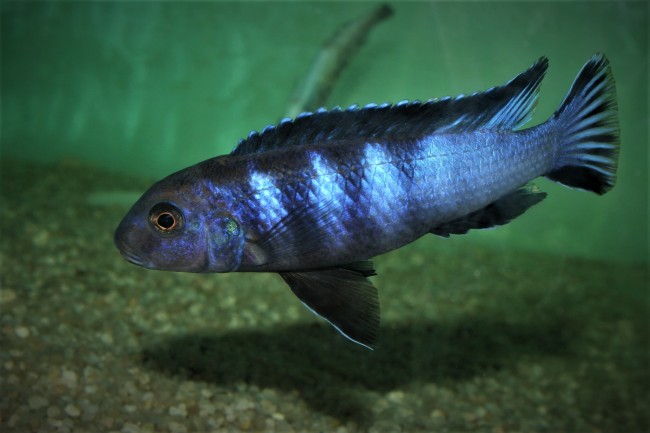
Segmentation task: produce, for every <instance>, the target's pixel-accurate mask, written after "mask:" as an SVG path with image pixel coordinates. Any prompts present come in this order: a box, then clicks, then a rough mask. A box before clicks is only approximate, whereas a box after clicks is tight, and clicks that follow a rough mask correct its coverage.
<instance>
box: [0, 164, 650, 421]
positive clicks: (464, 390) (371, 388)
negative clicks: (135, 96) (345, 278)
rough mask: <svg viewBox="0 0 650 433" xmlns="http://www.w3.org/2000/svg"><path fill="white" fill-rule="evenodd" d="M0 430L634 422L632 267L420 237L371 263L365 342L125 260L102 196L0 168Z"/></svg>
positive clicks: (21, 168) (132, 187)
mask: <svg viewBox="0 0 650 433" xmlns="http://www.w3.org/2000/svg"><path fill="white" fill-rule="evenodd" d="M1 176H2V178H1V181H2V184H1V191H2V198H1V209H0V212H1V216H2V225H1V238H0V242H1V250H0V251H1V256H0V264H1V266H2V273H1V282H0V283H1V292H0V308H1V311H2V314H1V316H0V325H1V332H0V343H1V351H0V361H1V363H0V371H1V376H0V385H1V392H0V430H2V431H3V432H30V431H33V432H72V431H74V432H84V431H87V432H95V431H98V432H99V431H101V432H113V431H115V432H125V433H134V432H180V433H182V432H211V431H214V432H236V431H258V432H266V431H278V432H341V433H342V432H400V431H402V432H416V431H423V432H489V433H501V432H555V433H557V432H617V433H624V432H630V433H639V432H643V431H648V422H649V416H650V415H649V414H650V412H649V411H648V409H647V408H648V407H650V398H649V392H648V390H649V389H650V380H649V370H648V368H649V367H648V366H649V326H648V311H649V302H648V292H647V283H648V269H647V267H646V266H640V265H637V266H633V265H620V264H613V263H607V262H593V261H585V260H580V259H570V258H559V257H554V256H540V255H534V254H529V253H522V252H514V251H507V250H504V249H503V248H500V249H498V248H494V249H486V248H477V247H472V248H469V247H463V248H458V247H454V248H449V247H448V246H450V245H454V240H453V239H451V240H447V241H442V240H439V239H436V238H434V237H430V238H431V239H423V240H421V241H418V242H416V243H415V244H413V245H410V246H408V247H406V248H403V249H401V250H399V251H396V252H393V253H391V254H387V255H385V256H383V257H379V258H378V259H377V260H376V261H375V265H376V269H377V271H378V272H379V276H377V277H373V281H374V282H375V284H376V285H377V287H378V288H379V291H380V298H381V302H382V316H383V318H382V328H381V333H380V341H379V348H378V349H377V350H375V351H369V350H365V349H363V348H361V347H359V346H357V345H354V344H352V343H351V342H349V341H347V340H346V339H344V338H342V337H341V336H340V335H339V334H338V333H336V332H335V331H334V330H333V329H332V328H330V327H329V326H327V325H326V324H324V323H323V322H322V321H320V320H319V319H317V318H316V317H315V316H313V315H311V314H310V313H309V312H308V311H307V310H306V309H305V308H304V307H303V306H302V304H301V303H300V302H299V301H298V300H297V299H296V298H295V297H294V296H293V294H292V293H291V292H290V291H289V289H288V288H287V287H286V286H285V285H284V283H283V282H282V281H281V279H280V278H279V277H278V276H277V275H272V274H221V275H185V274H174V273H169V272H157V271H148V270H145V269H140V268H137V267H135V266H133V265H131V264H129V263H127V262H125V261H124V260H123V259H122V258H121V257H120V255H119V254H118V252H117V250H116V249H115V247H114V246H113V243H112V232H113V230H114V228H115V227H116V225H117V223H118V222H119V220H120V219H121V217H122V215H123V214H124V213H125V211H126V209H127V208H128V204H127V203H125V201H126V199H125V198H124V197H127V198H128V197H129V195H128V194H123V193H121V192H120V191H143V190H144V189H145V188H146V187H148V186H149V184H150V182H147V181H143V180H138V179H128V178H126V177H125V176H122V175H116V174H112V173H107V172H102V171H98V170H94V169H92V168H88V167H84V166H82V165H79V164H76V163H74V162H67V163H62V164H59V165H56V166H38V165H25V164H22V163H16V162H12V161H4V162H3V163H2V167H1Z"/></svg>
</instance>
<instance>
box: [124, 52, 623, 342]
mask: <svg viewBox="0 0 650 433" xmlns="http://www.w3.org/2000/svg"><path fill="white" fill-rule="evenodd" d="M547 65H548V60H547V59H546V58H541V59H540V60H538V61H537V62H536V63H535V64H533V65H532V66H531V67H530V68H529V69H528V70H527V71H525V72H523V73H521V74H520V75H518V76H517V77H515V78H514V79H512V80H511V81H509V82H508V83H507V84H505V85H503V86H500V87H494V88H492V89H490V90H487V91H485V92H481V93H475V94H472V95H469V96H459V97H457V98H453V99H452V98H444V99H440V100H429V101H427V102H419V101H414V102H407V101H404V102H400V103H397V104H395V105H390V104H382V105H374V104H371V105H366V106H365V107H363V108H359V107H357V106H352V107H349V108H348V109H345V110H342V109H340V108H335V109H333V110H331V111H326V110H324V109H320V110H318V111H316V112H315V113H304V114H301V115H299V116H298V117H297V118H296V119H294V120H290V119H285V120H283V121H281V122H280V123H279V125H277V126H270V127H267V128H266V129H264V131H263V132H261V133H258V132H252V133H251V134H250V135H249V136H248V138H247V139H245V140H241V141H240V142H239V144H238V145H237V147H236V148H235V149H234V150H233V151H232V153H231V154H229V155H223V156H218V157H216V158H212V159H208V160H206V161H203V162H201V163H199V164H197V165H194V166H192V167H189V168H186V169H184V170H181V171H179V172H177V173H174V174H172V175H170V176H168V177H167V178H165V179H163V180H161V181H159V182H158V183H156V184H154V185H153V186H152V187H151V188H150V189H149V190H148V191H147V192H145V193H144V195H143V196H142V197H141V198H140V199H139V200H138V201H137V202H136V203H135V205H134V206H133V208H132V209H131V210H130V211H129V212H128V214H127V215H126V216H125V217H124V219H123V220H122V222H121V223H120V225H119V227H118V228H117V230H116V232H115V244H116V245H117V247H118V248H119V250H120V252H121V254H122V255H123V256H124V258H125V259H126V260H128V261H129V262H131V263H134V264H136V265H139V266H143V267H145V268H150V269H162V270H171V271H183V272H278V273H279V274H280V276H281V277H282V278H283V279H284V281H286V282H287V284H288V285H289V286H290V287H291V290H292V291H293V292H294V293H295V294H296V296H298V298H299V299H300V300H301V301H302V302H303V303H304V304H305V305H306V306H307V307H308V308H309V309H311V310H312V311H313V312H314V313H316V314H317V315H319V316H321V317H323V318H324V319H326V320H327V321H329V322H330V323H331V324H332V325H334V327H335V328H336V329H337V330H338V331H339V332H341V333H342V334H343V335H344V336H346V337H347V338H349V339H351V340H352V341H354V342H356V343H359V344H361V345H363V346H366V347H368V348H373V346H374V344H375V340H376V336H377V332H378V328H379V300H378V295H377V290H376V289H375V287H374V286H373V285H372V283H371V282H370V281H369V280H368V278H367V277H369V276H371V275H375V271H374V269H373V265H372V263H371V262H370V259H371V258H372V257H374V256H376V255H378V254H382V253H385V252H387V251H391V250H394V249H396V248H399V247H401V246H403V245H406V244H408V243H410V242H413V241H414V240H416V239H418V238H419V237H421V236H423V235H425V234H427V233H433V234H436V235H439V236H445V237H446V236H449V235H451V234H462V233H466V232H467V231H468V230H470V229H480V228H487V227H493V226H498V225H502V224H505V223H507V222H509V221H511V220H512V219H514V218H516V217H517V216H519V215H521V214H522V213H523V212H525V211H526V209H528V208H529V207H531V206H533V205H534V204H536V203H539V202H540V201H541V200H542V199H543V198H544V197H545V194H544V193H542V192H539V191H538V190H537V189H535V188H534V187H532V186H530V185H529V184H528V183H529V181H530V180H531V179H534V178H536V177H539V176H545V177H547V178H549V179H552V180H554V181H556V182H560V183H562V184H564V185H567V186H570V187H574V188H578V189H583V190H587V191H593V192H595V193H597V194H603V193H605V192H607V191H608V190H609V189H610V188H611V187H612V186H613V185H614V180H615V172H616V165H617V157H618V151H619V126H618V118H617V104H616V94H615V86H614V79H613V77H612V73H611V69H610V66H609V62H608V61H607V59H606V58H605V57H604V56H603V55H594V56H593V57H592V58H591V60H589V61H588V62H587V63H586V64H585V65H584V66H583V68H582V70H581V71H580V73H579V74H578V76H577V78H576V79H575V81H574V83H573V85H572V87H571V89H570V90H569V93H568V94H567V96H566V97H565V99H564V101H563V102H562V103H561V105H560V107H559V109H558V110H557V111H556V112H555V114H553V116H552V117H551V118H550V119H548V120H547V121H546V122H545V123H543V124H540V125H538V126H535V127H532V128H528V129H522V130H520V129H519V128H520V127H521V126H522V125H524V124H525V123H526V122H527V121H528V120H529V119H530V117H531V114H532V111H533V109H534V107H535V103H536V101H537V95H538V90H539V86H540V83H541V81H542V78H543V77H544V74H545V72H546V68H547Z"/></svg>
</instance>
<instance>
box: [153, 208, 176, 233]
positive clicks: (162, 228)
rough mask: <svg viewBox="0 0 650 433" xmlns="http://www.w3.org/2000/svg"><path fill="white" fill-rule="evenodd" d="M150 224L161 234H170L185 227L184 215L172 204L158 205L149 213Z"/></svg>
mask: <svg viewBox="0 0 650 433" xmlns="http://www.w3.org/2000/svg"><path fill="white" fill-rule="evenodd" d="M149 223H150V224H151V225H152V226H153V228H155V229H156V230H157V231H159V232H160V233H164V234H170V233H172V232H174V231H177V230H178V229H180V228H181V227H182V225H183V215H182V214H181V212H180V210H179V209H178V208H177V207H176V206H174V205H173V204H171V203H165V202H163V203H158V204H156V205H155V206H154V207H152V208H151V211H149Z"/></svg>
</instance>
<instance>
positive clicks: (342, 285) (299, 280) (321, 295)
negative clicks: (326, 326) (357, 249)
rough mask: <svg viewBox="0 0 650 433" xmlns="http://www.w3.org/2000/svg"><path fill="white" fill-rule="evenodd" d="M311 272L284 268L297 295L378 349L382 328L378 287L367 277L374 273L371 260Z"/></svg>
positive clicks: (352, 335)
mask: <svg viewBox="0 0 650 433" xmlns="http://www.w3.org/2000/svg"><path fill="white" fill-rule="evenodd" d="M362 263H363V264H364V267H362V268H360V267H359V265H358V264H353V265H350V266H347V267H341V268H334V269H323V270H316V271H309V272H281V273H280V276H281V277H282V278H283V279H284V281H286V282H287V284H288V285H289V287H291V290H292V291H293V293H295V295H296V296H297V297H298V298H299V299H300V300H301V301H302V302H303V304H305V306H307V308H309V309H310V310H311V311H312V312H314V313H315V314H317V315H318V316H320V317H322V318H324V319H325V320H327V321H328V322H330V323H331V324H332V325H333V326H334V327H335V328H336V329H337V330H338V331H339V332H340V333H341V334H343V335H344V336H345V337H347V338H349V339H350V340H352V341H354V342H355V343H358V344H361V345H362V346H365V347H367V348H368V349H374V343H375V340H376V338H377V331H378V329H379V297H378V295H377V289H376V288H375V286H373V285H372V283H371V282H370V281H369V280H368V279H367V278H366V275H374V271H372V268H370V271H368V270H367V266H368V262H362Z"/></svg>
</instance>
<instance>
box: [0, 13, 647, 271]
mask: <svg viewBox="0 0 650 433" xmlns="http://www.w3.org/2000/svg"><path fill="white" fill-rule="evenodd" d="M372 6H373V4H372V3H367V2H353V3H349V2H336V3H315V2H296V3H294V2H291V3H284V2H250V3H227V2H217V3H212V2H198V3H194V2H98V3H94V2H93V3H91V2H64V3H54V2H3V3H2V9H1V10H2V42H1V43H2V147H1V150H0V151H1V154H0V155H1V156H2V157H3V158H4V157H9V156H10V157H14V158H21V159H25V160H30V161H39V162H40V161H42V162H56V161H61V160H64V159H73V160H80V161H83V162H87V163H91V164H94V165H96V166H97V167H98V168H103V169H110V170H111V171H113V172H115V175H120V173H125V174H127V173H128V174H136V175H139V176H141V177H144V178H151V179H152V180H155V179H157V178H160V177H163V176H165V175H167V174H169V173H170V172H172V171H175V170H178V169H181V168H183V167H185V166H188V165H191V164H193V163H196V162H198V161H201V160H203V159H206V158H209V157H212V156H216V155H219V154H223V153H227V152H229V151H230V150H231V149H232V148H233V147H234V146H235V145H236V144H237V142H238V140H239V139H240V138H242V137H245V136H246V135H247V134H248V132H249V131H250V130H261V129H262V128H263V127H264V126H266V125H267V124H274V123H276V122H277V121H278V120H279V119H280V118H281V117H283V114H284V110H285V109H286V106H287V102H288V98H289V95H290V94H291V91H292V90H293V87H294V86H295V84H296V83H297V82H298V81H299V80H300V78H301V77H302V76H303V75H304V74H305V72H306V70H307V69H308V67H309V65H310V62H311V60H312V59H313V57H314V56H315V55H316V53H317V52H318V50H319V48H320V47H321V45H322V43H323V42H324V41H325V40H327V39H328V38H329V37H330V35H331V34H332V32H333V31H334V30H335V29H336V28H338V26H340V25H341V24H342V23H344V22H345V21H347V20H349V19H353V18H356V17H359V16H361V15H363V14H364V13H365V12H366V11H368V10H369V9H370V8H371V7H372ZM392 6H393V7H394V9H395V15H394V16H393V17H392V18H391V19H390V20H388V21H386V22H384V23H382V24H380V25H379V26H378V27H377V28H376V29H374V30H373V31H372V33H371V34H370V36H369V38H368V41H367V43H366V44H365V45H364V46H363V47H362V49H361V50H360V51H359V52H358V55H356V56H355V57H354V59H352V60H351V62H350V64H349V66H348V68H347V69H346V70H345V72H344V74H343V75H342V77H341V79H340V81H339V82H338V83H337V85H336V86H335V88H334V91H333V94H332V95H331V97H330V100H329V102H328V106H334V105H342V106H346V105H349V104H352V103H359V104H365V103H369V102H376V103H381V102H384V101H391V102H397V101H400V100H402V99H428V98H431V97H443V96H447V95H452V96H454V95H457V94H460V93H472V92H475V91H481V90H485V89H487V88H489V87H492V86H495V85H499V84H502V83H504V82H505V81H507V80H509V79H510V78H512V77H513V76H514V75H516V74H517V73H519V72H521V71H523V70H524V69H526V68H527V67H528V66H529V65H530V64H531V63H532V62H533V61H535V59H537V58H538V57H540V56H541V55H546V56H548V57H549V59H550V69H549V71H548V74H547V76H546V79H545V81H544V83H543V85H542V90H541V94H540V101H539V106H538V108H537V111H536V115H535V116H534V118H533V121H532V123H531V124H534V123H540V122H543V121H544V120H546V119H547V118H548V116H550V115H551V114H552V113H553V111H554V110H555V108H556V107H557V106H558V105H559V103H560V102H561V100H562V98H563V97H564V95H565V93H566V92H567V90H568V88H569V86H570V84H571V82H572V80H573V78H574V77H575V75H576V74H577V72H578V70H579V69H580V67H581V66H582V64H583V63H584V62H585V61H586V60H587V59H589V57H590V56H591V55H592V54H593V53H594V52H603V53H605V54H606V55H607V56H608V58H609V59H610V61H611V63H612V68H613V71H614V76H615V78H616V81H617V90H618V101H619V109H620V120H621V143H622V150H621V158H620V166H619V172H618V173H619V175H618V183H617V185H616V187H615V188H614V190H613V191H612V192H611V193H609V194H607V195H606V196H604V197H597V196H595V195H592V194H587V193H582V192H576V191H572V190H570V189H567V188H564V187H561V186H559V185H555V184H552V183H551V182H548V181H546V180H539V181H537V184H538V185H539V186H540V187H541V188H542V189H543V190H545V191H547V192H549V197H548V198H547V199H546V200H545V202H544V203H542V204H541V205H539V206H537V207H535V208H533V209H531V210H530V211H529V212H528V213H527V214H526V215H525V216H523V217H521V218H519V219H518V220H517V221H515V222H514V223H512V224H510V225H508V226H506V227H503V228H499V229H498V230H492V231H483V232H474V233H472V234H470V235H468V236H464V237H455V238H454V239H455V240H454V241H453V242H448V244H449V248H456V247H462V246H463V245H466V244H467V243H478V244H482V245H489V246H491V247H494V248H499V249H502V248H522V249H527V250H536V251H544V252H550V253H552V254H555V255H566V256H584V257H592V258H599V259H606V260H616V261H618V260H622V261H632V262H647V260H648V7H647V5H646V4H645V3H644V2H602V3H594V2H522V3H519V2H496V3H495V2H471V3H469V2H460V3H457V2H454V3H451V2H449V3H428V2H417V3H407V2H401V3H395V4H393V5H392ZM116 223H117V221H116ZM429 238H432V237H429ZM423 242H442V241H440V240H437V239H433V238H432V239H427V240H425V241H423Z"/></svg>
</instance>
